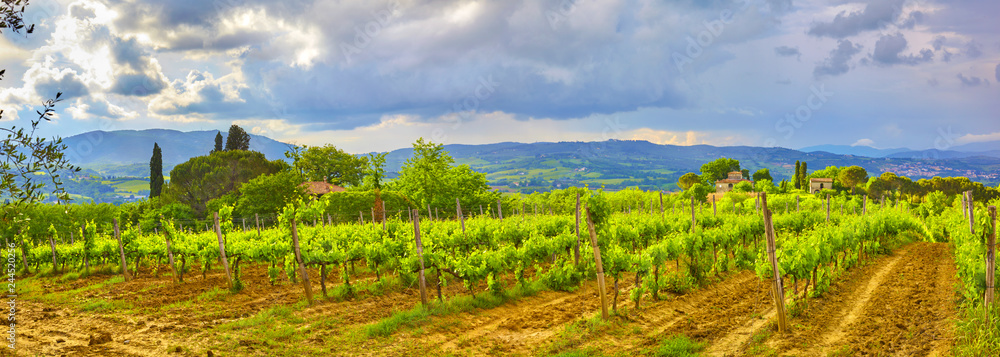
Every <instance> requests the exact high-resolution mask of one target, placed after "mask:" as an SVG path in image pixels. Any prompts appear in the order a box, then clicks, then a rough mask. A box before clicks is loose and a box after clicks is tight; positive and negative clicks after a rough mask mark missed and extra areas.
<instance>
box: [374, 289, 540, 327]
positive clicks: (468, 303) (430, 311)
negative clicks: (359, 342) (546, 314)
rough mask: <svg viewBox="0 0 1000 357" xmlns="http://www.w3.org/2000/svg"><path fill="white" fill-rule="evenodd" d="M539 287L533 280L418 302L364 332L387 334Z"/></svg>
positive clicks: (514, 297)
mask: <svg viewBox="0 0 1000 357" xmlns="http://www.w3.org/2000/svg"><path fill="white" fill-rule="evenodd" d="M540 289H541V284H540V283H539V282H537V281H536V282H532V283H529V284H527V285H526V286H522V285H518V286H516V287H514V288H512V289H510V290H508V291H504V292H503V293H501V294H499V295H497V294H489V293H487V294H480V295H478V296H476V297H475V298H473V297H471V296H457V297H454V298H451V299H448V300H447V301H444V302H438V301H435V302H431V303H429V304H428V305H427V306H424V305H418V306H416V307H414V308H412V309H409V310H403V311H397V312H394V313H393V314H392V315H391V316H389V317H387V318H385V319H382V320H381V321H379V322H376V323H373V324H370V325H367V326H365V327H364V332H365V335H367V336H368V337H386V336H389V335H392V334H393V333H395V332H396V331H398V330H400V329H401V328H419V327H422V326H425V325H427V324H428V323H430V321H431V317H433V316H447V315H452V314H457V313H462V312H470V311H475V310H480V309H491V308H494V307H497V306H500V305H503V304H505V303H507V302H509V301H514V300H517V299H520V298H521V297H524V296H531V295H534V294H536V293H537V292H538V291H539V290H540Z"/></svg>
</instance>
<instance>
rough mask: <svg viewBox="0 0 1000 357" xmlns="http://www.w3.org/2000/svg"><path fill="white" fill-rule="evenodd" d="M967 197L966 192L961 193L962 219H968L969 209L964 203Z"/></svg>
mask: <svg viewBox="0 0 1000 357" xmlns="http://www.w3.org/2000/svg"><path fill="white" fill-rule="evenodd" d="M967 197H969V192H968V191H966V192H962V217H964V218H969V208H968V207H969V206H968V204H967V203H966V202H965V199H966V198H967Z"/></svg>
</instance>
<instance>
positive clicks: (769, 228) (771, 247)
mask: <svg viewBox="0 0 1000 357" xmlns="http://www.w3.org/2000/svg"><path fill="white" fill-rule="evenodd" d="M761 197H762V199H761V203H762V206H763V207H762V208H763V211H764V233H765V235H766V236H767V258H768V260H769V261H770V262H771V271H772V272H773V279H774V281H773V283H774V284H773V286H772V289H773V292H774V308H775V310H776V311H777V312H778V314H777V315H778V332H780V333H785V331H787V330H788V321H787V317H786V316H785V289H784V287H783V286H782V283H781V272H780V271H779V270H778V256H777V254H776V252H775V243H774V241H775V237H774V224H773V222H772V221H771V211H770V210H768V209H767V193H763V194H761Z"/></svg>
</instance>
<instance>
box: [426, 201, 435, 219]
mask: <svg viewBox="0 0 1000 357" xmlns="http://www.w3.org/2000/svg"><path fill="white" fill-rule="evenodd" d="M432 214H433V212H431V204H430V203H428V204H427V219H429V220H434V216H433V215H432Z"/></svg>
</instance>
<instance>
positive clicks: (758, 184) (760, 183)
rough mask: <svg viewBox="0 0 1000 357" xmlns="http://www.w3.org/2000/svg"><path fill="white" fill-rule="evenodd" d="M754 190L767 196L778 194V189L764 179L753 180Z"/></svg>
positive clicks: (769, 180) (768, 180)
mask: <svg viewBox="0 0 1000 357" xmlns="http://www.w3.org/2000/svg"><path fill="white" fill-rule="evenodd" d="M754 188H756V189H757V191H759V192H767V193H768V194H776V193H778V192H779V189H778V187H777V186H775V185H774V181H771V179H766V178H762V179H760V180H754Z"/></svg>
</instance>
